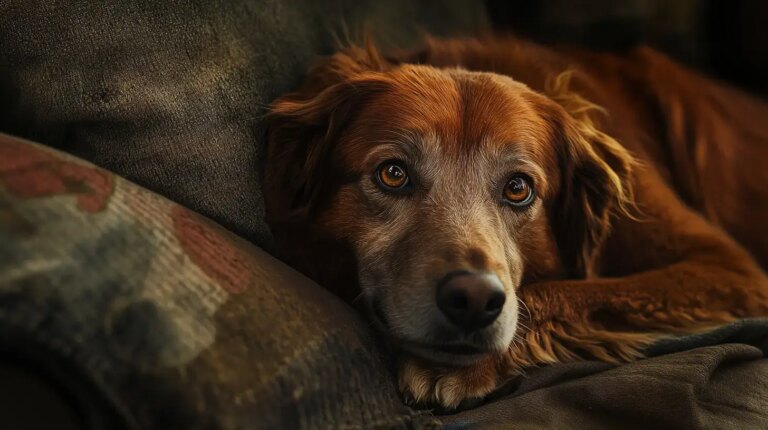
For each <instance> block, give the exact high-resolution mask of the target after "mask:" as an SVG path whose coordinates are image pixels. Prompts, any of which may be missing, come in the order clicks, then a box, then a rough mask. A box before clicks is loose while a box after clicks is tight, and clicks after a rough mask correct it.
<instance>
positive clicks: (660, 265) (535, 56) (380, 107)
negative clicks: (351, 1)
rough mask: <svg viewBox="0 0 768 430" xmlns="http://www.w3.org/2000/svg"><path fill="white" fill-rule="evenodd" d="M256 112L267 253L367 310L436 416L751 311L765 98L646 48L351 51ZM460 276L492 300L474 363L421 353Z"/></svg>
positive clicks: (439, 334) (764, 259) (765, 154)
mask: <svg viewBox="0 0 768 430" xmlns="http://www.w3.org/2000/svg"><path fill="white" fill-rule="evenodd" d="M510 77H511V78H513V79H511V78H510ZM269 121H270V128H269V150H268V162H267V169H266V176H265V199H266V204H267V215H268V219H269V222H270V224H271V226H272V228H273V232H274V234H275V236H276V238H277V240H278V244H279V245H280V251H281V253H282V256H283V258H284V259H286V260H287V261H288V262H289V263H291V264H292V265H294V266H295V267H297V268H298V269H299V270H301V271H303V272H304V273H306V274H307V275H308V276H310V277H312V278H314V279H315V280H316V281H318V282H319V283H320V284H322V285H324V286H325V287H326V288H329V289H330V290H332V291H334V292H336V293H337V294H338V295H339V296H341V297H344V298H346V299H347V300H349V301H350V302H354V303H360V304H361V305H362V306H363V307H364V308H365V309H366V310H367V311H371V313H372V315H373V316H372V318H373V319H374V321H377V322H378V327H379V328H380V329H381V331H382V333H384V334H386V335H387V336H388V337H389V338H390V339H391V341H392V342H393V344H394V345H396V346H398V347H399V348H401V351H402V352H401V357H400V363H401V364H400V373H399V383H400V387H401V389H402V390H403V392H404V394H405V396H406V398H407V399H411V400H413V401H415V402H421V403H437V404H440V405H442V406H444V407H448V408H452V407H456V406H457V405H459V404H460V403H461V402H462V401H464V400H466V399H476V398H481V397H483V396H485V395H486V394H488V393H489V392H490V391H492V390H493V389H494V388H495V387H496V386H498V384H500V383H501V382H503V380H504V379H505V378H507V377H509V376H511V375H513V374H515V373H516V372H518V371H520V369H521V368H524V367H526V366H530V365H535V364H540V363H555V362H564V361H572V360H580V359H584V358H596V359H600V360H605V361H611V362H617V361H627V360H633V359H636V358H638V357H640V356H642V351H643V349H644V347H646V346H647V345H648V344H649V343H650V342H652V341H653V340H655V339H657V338H658V337H659V336H663V335H666V334H670V333H680V332H691V331H696V330H701V329H702V328H705V327H708V326H711V325H713V324H718V323H722V322H727V321H731V320H733V319H735V318H740V317H748V316H758V315H768V279H766V275H765V273H764V272H763V271H762V269H761V267H760V264H762V265H763V267H765V265H766V264H768V223H766V222H765V220H767V219H768V191H766V188H765V187H764V186H763V185H764V184H765V183H768V173H766V171H767V170H768V169H765V165H766V163H768V145H767V144H766V143H767V142H768V132H766V127H765V124H768V107H766V104H765V103H763V102H761V101H759V100H756V99H752V98H750V97H749V96H746V95H744V94H742V93H739V92H738V91H735V90H732V89H730V88H727V87H724V86H722V85H721V84H718V83H716V82H713V81H710V80H708V79H706V78H703V77H701V76H699V75H697V74H695V73H693V72H690V71H688V70H686V69H684V68H682V67H680V66H678V65H676V64H674V63H673V62H671V61H669V60H668V59H666V58H665V57H663V56H661V55H659V54H657V53H655V52H653V51H650V50H647V49H640V50H638V51H635V52H633V53H630V54H628V55H625V56H612V55H606V54H594V53H589V52H577V51H558V50H553V49H549V48H544V47H541V46H538V45H535V44H532V43H528V42H525V41H521V40H518V39H515V38H491V39H486V40H472V39H467V40H436V39H430V40H428V41H427V46H426V47H425V48H424V49H423V50H419V51H416V52H408V53H400V54H398V55H396V56H394V57H393V58H390V59H385V57H384V56H382V55H381V54H380V53H379V52H378V51H377V50H376V49H375V48H373V47H372V46H370V45H369V46H368V47H367V48H366V49H362V48H356V47H351V48H348V49H346V50H344V51H342V52H339V53H337V54H335V55H334V56H332V57H330V58H328V59H326V60H324V61H323V62H321V63H320V64H319V65H318V66H317V67H316V68H315V69H314V70H313V71H312V72H311V73H310V75H309V78H308V80H307V81H306V83H305V84H304V86H303V87H302V88H300V89H299V90H298V91H296V92H294V93H291V94H288V95H286V96H284V97H282V98H280V99H279V100H277V101H276V102H275V103H274V104H273V107H272V111H271V113H270V117H269ZM392 158H396V159H402V160H405V161H407V163H408V166H409V167H410V168H412V170H413V173H414V176H415V178H416V179H415V180H414V184H415V185H414V187H413V189H412V190H410V191H409V194H407V195H401V196H393V195H389V194H387V193H383V192H382V191H381V190H380V189H378V188H376V186H375V184H374V181H372V180H371V177H372V176H371V175H372V174H373V172H375V171H376V168H377V166H378V165H380V163H382V161H384V160H387V159H392ZM514 172H524V173H525V174H527V175H528V176H529V177H530V178H532V180H533V183H534V184H535V188H536V200H535V202H534V203H533V204H531V206H530V207H528V208H526V209H525V210H510V209H509V208H508V207H505V206H504V205H500V204H499V202H498V200H497V199H496V194H495V193H496V191H497V188H494V187H496V185H494V184H496V183H497V182H498V181H503V180H504V178H505V177H508V175H509V174H510V173H514ZM504 175H507V176H504ZM734 238H735V239H734ZM737 241H738V242H737ZM750 252H751V254H752V255H750ZM457 268H459V269H468V270H475V271H481V272H483V273H493V274H494V275H496V276H498V277H499V279H500V281H501V283H502V284H503V285H504V290H505V292H506V295H507V297H509V298H510V299H508V300H507V302H506V305H505V306H504V310H503V312H502V313H501V315H500V316H499V319H498V320H497V321H495V322H494V323H493V324H492V325H490V326H489V327H488V328H486V329H483V330H482V332H481V333H473V334H472V336H469V335H466V336H465V337H463V338H462V340H461V342H471V343H472V344H473V345H475V346H478V347H479V348H481V349H482V350H483V351H485V353H483V354H482V355H479V356H473V357H472V358H471V359H467V360H463V359H459V358H457V357H454V356H451V355H450V354H448V355H446V354H442V353H437V352H434V351H432V348H431V345H443V344H450V343H452V342H454V337H456V336H458V335H453V334H450V335H449V334H445V331H444V326H445V324H444V321H443V320H441V317H440V314H439V312H437V311H436V307H435V305H434V288H435V284H436V282H437V280H438V279H440V278H441V277H442V276H443V275H444V274H446V273H449V272H450V271H452V270H456V269H457ZM452 336H453V337H452ZM456 342H458V341H456ZM438 363H439V364H438Z"/></svg>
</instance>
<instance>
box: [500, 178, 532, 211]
mask: <svg viewBox="0 0 768 430" xmlns="http://www.w3.org/2000/svg"><path fill="white" fill-rule="evenodd" d="M533 197H534V195H533V187H532V186H531V180H530V178H528V177H527V176H525V175H522V174H519V173H518V174H515V175H512V177H511V178H509V181H508V182H507V185H505V186H504V201H506V202H507V203H509V204H510V205H512V206H517V207H521V206H527V205H529V204H531V202H532V201H533Z"/></svg>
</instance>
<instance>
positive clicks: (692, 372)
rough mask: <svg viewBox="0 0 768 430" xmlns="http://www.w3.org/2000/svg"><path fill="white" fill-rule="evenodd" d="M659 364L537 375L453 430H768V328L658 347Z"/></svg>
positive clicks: (565, 368) (733, 328)
mask: <svg viewBox="0 0 768 430" xmlns="http://www.w3.org/2000/svg"><path fill="white" fill-rule="evenodd" d="M648 353H649V355H651V358H647V359H644V360H641V361H637V362H634V363H629V364H625V365H622V366H613V365H610V364H606V363H599V362H582V363H570V364H564V365H558V366H550V367H542V368H537V369H529V370H528V371H527V374H526V376H525V377H522V378H518V379H516V380H514V381H511V382H510V383H509V384H508V385H507V386H505V387H503V388H502V389H500V390H499V391H498V392H497V393H496V394H494V395H493V396H492V398H491V399H489V400H488V402H487V403H486V404H485V405H483V406H480V407H479V408H476V409H474V410H470V411H464V412H462V413H460V414H456V415H451V416H445V417H441V419H442V421H443V423H444V426H445V427H444V428H446V429H466V428H471V429H522V430H544V429H584V430H601V429H605V430H609V429H626V430H634V429H637V430H645V429H654V430H665V429H669V430H679V429H733V430H742V429H745V430H746V429H755V430H757V429H765V428H768V359H766V354H768V320H765V319H756V320H744V321H739V322H736V323H733V324H730V325H727V326H724V327H722V328H720V329H717V330H714V331H711V332H708V333H702V334H697V335H692V336H685V337H680V338H670V339H667V340H664V341H660V342H658V343H657V344H656V345H654V346H653V347H652V348H651V349H650V350H649V351H648Z"/></svg>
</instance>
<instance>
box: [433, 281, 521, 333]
mask: <svg viewBox="0 0 768 430" xmlns="http://www.w3.org/2000/svg"><path fill="white" fill-rule="evenodd" d="M505 301H506V295H505V294H504V288H503V285H502V283H501V280H500V279H499V278H498V276H496V275H494V274H488V273H472V272H456V273H452V274H449V275H448V276H446V277H445V278H443V280H442V281H440V283H439V284H438V286H437V306H438V307H439V308H440V311H441V312H442V313H443V314H444V315H445V316H446V317H447V318H448V320H449V321H450V322H451V323H453V324H454V325H456V326H457V327H460V328H462V329H464V330H467V331H472V330H477V329H480V328H483V327H486V326H488V325H490V324H491V323H492V322H494V321H495V320H496V318H497V317H498V316H499V314H500V313H501V309H502V308H503V307H504V302H505Z"/></svg>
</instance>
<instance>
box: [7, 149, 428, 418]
mask: <svg viewBox="0 0 768 430" xmlns="http://www.w3.org/2000/svg"><path fill="white" fill-rule="evenodd" d="M14 342H21V343H23V344H24V345H23V346H24V348H27V349H29V350H30V351H36V352H35V354H36V355H37V356H38V357H46V360H43V362H44V363H49V364H50V363H54V364H55V363H67V365H68V366H72V367H73V368H75V370H76V371H77V372H79V373H80V374H82V375H84V381H86V380H87V381H88V384H91V385H92V386H94V387H95V388H96V390H97V391H98V392H99V393H100V394H101V395H102V396H103V398H105V399H108V400H109V401H110V402H111V404H112V407H113V408H114V410H115V411H117V413H118V414H119V416H120V418H121V419H122V420H123V421H124V422H126V423H128V424H130V425H133V426H135V427H136V428H142V429H155V428H156V429H171V428H173V429H177V428H178V429H182V428H183V429H194V428H227V429H231V428H328V427H348V428H354V427H359V426H363V425H365V426H375V427H385V428H421V427H429V426H432V425H435V422H434V421H433V419H432V418H431V417H430V416H429V415H425V414H422V413H417V412H414V411H411V410H410V409H408V408H406V407H405V406H403V405H402V403H401V402H400V400H399V398H398V395H397V391H396V389H395V387H394V386H393V382H392V381H393V380H392V378H391V373H390V366H388V364H389V363H387V362H386V361H385V359H384V358H382V357H386V356H387V355H386V354H383V353H382V352H381V351H379V350H378V348H377V344H376V343H375V342H374V340H373V339H372V337H371V335H370V333H369V331H368V329H367V326H366V324H365V323H364V322H362V321H361V320H360V319H359V318H358V317H357V316H356V314H355V313H354V312H353V311H352V310H351V309H349V308H348V307H347V306H345V305H344V304H342V303H340V302H339V301H337V300H336V299H335V298H334V297H332V296H330V295H329V294H327V293H326V292H325V291H324V290H322V289H320V288H319V287H318V286H316V285H315V284H313V283H312V282H311V281H309V280H307V279H306V278H304V277H302V276H301V275H299V274H297V273H296V272H294V271H292V270H291V269H290V268H288V267H286V266H284V265H283V264H282V263H280V262H278V261H276V260H275V259H274V258H272V257H270V256H269V255H267V254H266V253H264V252H263V251H261V250H259V249H258V248H256V247H254V246H252V245H250V244H249V243H247V242H245V241H244V240H242V239H240V238H238V237H236V236H234V235H232V234H230V233H228V232H226V231H225V230H224V229H222V228H221V227H219V226H218V225H216V224H214V223H213V222H211V221H209V220H207V219H205V218H204V217H202V216H199V215H196V214H195V213H193V212H191V211H189V210H187V209H185V208H183V207H181V206H179V205H177V204H174V203H172V202H170V201H168V200H166V199H165V198H163V197H160V196H158V195H156V194H153V193H151V192H148V191H146V190H144V189H142V188H140V187H137V186H135V185H133V184H131V183H129V182H128V181H126V180H124V179H122V178H120V177H117V176H115V175H113V174H111V173H109V172H107V171H105V170H102V169H100V168H97V167H94V166H92V165H90V164H87V163H85V162H82V161H79V160H77V159H75V158H72V157H70V156H66V155H63V154H61V153H58V152H56V151H53V150H50V149H47V148H45V147H42V146H39V145H36V144H33V143H29V142H26V141H21V140H18V139H14V138H11V137H9V136H6V135H0V346H2V348H3V349H8V348H9V346H8V344H13V343H14ZM30 345H31V346H30Z"/></svg>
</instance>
